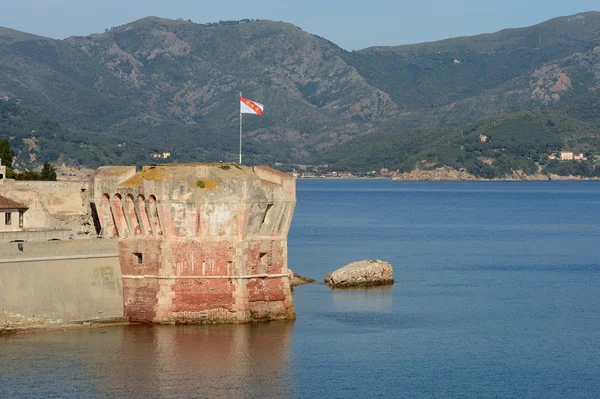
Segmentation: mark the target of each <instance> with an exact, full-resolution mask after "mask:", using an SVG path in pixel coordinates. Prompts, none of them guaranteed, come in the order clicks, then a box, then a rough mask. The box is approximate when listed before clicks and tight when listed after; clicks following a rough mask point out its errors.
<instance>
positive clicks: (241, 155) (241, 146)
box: [238, 91, 243, 165]
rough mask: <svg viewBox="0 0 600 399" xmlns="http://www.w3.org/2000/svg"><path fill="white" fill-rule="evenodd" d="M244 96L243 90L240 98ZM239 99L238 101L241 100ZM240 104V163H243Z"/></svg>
mask: <svg viewBox="0 0 600 399" xmlns="http://www.w3.org/2000/svg"><path fill="white" fill-rule="evenodd" d="M241 98H242V92H241V91H240V100H241ZM240 100H238V102H239V101H240ZM238 106H239V107H240V165H241V164H242V115H243V114H242V107H241V106H240V105H239V104H238Z"/></svg>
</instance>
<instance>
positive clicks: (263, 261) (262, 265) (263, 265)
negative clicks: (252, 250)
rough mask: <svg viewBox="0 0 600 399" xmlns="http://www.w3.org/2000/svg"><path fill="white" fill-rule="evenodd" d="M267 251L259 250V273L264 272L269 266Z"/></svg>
mask: <svg viewBox="0 0 600 399" xmlns="http://www.w3.org/2000/svg"><path fill="white" fill-rule="evenodd" d="M268 255H269V253H268V252H261V253H260V255H259V260H260V262H259V264H258V273H259V274H266V273H267V271H268V268H269V259H268V258H269V257H268Z"/></svg>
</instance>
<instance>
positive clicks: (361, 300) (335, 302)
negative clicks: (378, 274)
mask: <svg viewBox="0 0 600 399" xmlns="http://www.w3.org/2000/svg"><path fill="white" fill-rule="evenodd" d="M395 285H397V283H396V284H395ZM395 285H380V286H376V287H356V288H343V289H334V290H332V291H331V292H332V294H331V298H332V306H333V308H334V309H336V310H339V311H348V310H351V311H355V312H356V311H369V312H386V311H388V310H390V309H391V308H392V305H393V302H394V297H393V295H392V290H393V289H394V286H395Z"/></svg>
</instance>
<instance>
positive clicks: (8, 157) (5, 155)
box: [0, 139, 15, 168]
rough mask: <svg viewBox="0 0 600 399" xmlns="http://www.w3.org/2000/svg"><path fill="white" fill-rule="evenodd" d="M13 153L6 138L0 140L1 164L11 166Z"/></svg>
mask: <svg viewBox="0 0 600 399" xmlns="http://www.w3.org/2000/svg"><path fill="white" fill-rule="evenodd" d="M14 155H15V152H14V151H13V150H12V149H11V148H10V142H9V141H8V139H2V140H0V160H1V161H2V165H5V166H6V167H7V168H12V161H13V156H14Z"/></svg>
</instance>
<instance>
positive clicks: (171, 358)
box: [0, 180, 600, 398]
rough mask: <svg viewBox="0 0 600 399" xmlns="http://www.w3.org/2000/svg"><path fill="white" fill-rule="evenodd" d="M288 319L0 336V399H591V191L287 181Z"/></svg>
mask: <svg viewBox="0 0 600 399" xmlns="http://www.w3.org/2000/svg"><path fill="white" fill-rule="evenodd" d="M297 200H298V203H297V207H296V212H295V214H294V220H293V222H292V228H291V231H290V235H289V242H288V246H289V259H288V260H289V266H290V268H292V269H293V270H294V271H296V272H298V273H300V274H302V275H305V276H309V277H313V278H315V279H317V280H319V281H320V282H322V279H323V277H324V275H325V274H326V273H328V272H330V271H333V270H335V269H337V268H338V267H341V266H343V265H344V264H346V263H348V262H351V261H355V260H361V259H382V260H385V261H388V262H390V263H391V264H392V265H393V266H394V275H395V279H396V284H394V285H393V286H391V287H375V288H371V289H351V290H330V289H328V288H327V287H326V286H324V285H323V284H322V283H319V284H313V285H307V286H302V287H297V288H296V289H295V292H294V302H295V306H296V313H297V317H298V319H297V320H296V321H295V322H274V323H259V324H252V325H246V326H228V325H217V326H127V327H115V328H99V329H90V330H76V331H65V332H50V333H39V334H38V333H36V334H22V335H10V336H3V337H0V397H2V398H4V397H15V398H20V397H34V398H48V397H85V398H92V397H145V398H154V397H157V398H158V397H165V398H179V397H183V398H186V397H196V398H201V397H206V398H348V397H358V398H393V397H416V398H424V397H449V398H452V397H519V398H522V397H534V398H577V397H581V398H589V397H599V396H600V393H599V392H598V386H599V384H600V295H599V293H600V290H599V287H600V183H598V182H464V183H456V182H448V183H433V182H432V183H421V182H392V181H379V180H354V181H339V180H310V181H306V180H300V181H298V186H297Z"/></svg>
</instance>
